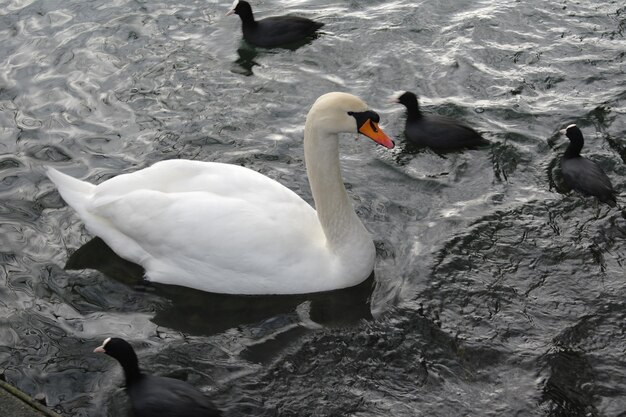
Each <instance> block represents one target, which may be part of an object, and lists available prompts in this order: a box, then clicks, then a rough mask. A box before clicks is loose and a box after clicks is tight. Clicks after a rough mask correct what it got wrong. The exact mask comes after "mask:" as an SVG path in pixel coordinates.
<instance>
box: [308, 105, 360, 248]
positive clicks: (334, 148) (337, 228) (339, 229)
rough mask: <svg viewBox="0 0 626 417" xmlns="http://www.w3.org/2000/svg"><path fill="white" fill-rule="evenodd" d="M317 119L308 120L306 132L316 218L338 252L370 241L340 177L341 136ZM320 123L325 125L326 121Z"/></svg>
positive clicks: (332, 246) (309, 175)
mask: <svg viewBox="0 0 626 417" xmlns="http://www.w3.org/2000/svg"><path fill="white" fill-rule="evenodd" d="M314 119H315V118H314V117H309V118H307V122H306V126H305V129H304V159H305V162H306V169H307V174H308V177H309V183H310V184H311V191H312V192H313V199H314V200H315V209H316V211H317V217H318V218H319V221H320V223H321V225H322V229H323V230H324V234H325V235H326V239H327V241H328V245H329V247H330V248H331V249H333V250H335V251H340V250H342V249H348V248H349V246H350V245H355V246H358V245H359V244H360V242H362V239H367V241H368V242H371V236H370V235H369V232H368V231H367V230H366V229H365V227H364V226H363V224H362V223H361V221H360V220H359V218H358V216H357V215H356V213H355V212H354V208H353V207H352V201H351V200H350V198H349V197H348V193H347V192H346V188H345V186H344V185H343V178H342V177H341V168H340V166H339V137H338V135H337V134H336V133H328V132H324V131H322V130H320V129H319V128H318V127H317V124H316V121H315V120H314ZM318 123H321V124H323V121H319V122H318Z"/></svg>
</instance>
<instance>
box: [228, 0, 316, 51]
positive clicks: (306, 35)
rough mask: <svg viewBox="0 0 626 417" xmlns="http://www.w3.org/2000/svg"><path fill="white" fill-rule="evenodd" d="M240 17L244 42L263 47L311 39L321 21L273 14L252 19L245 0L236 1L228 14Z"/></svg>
mask: <svg viewBox="0 0 626 417" xmlns="http://www.w3.org/2000/svg"><path fill="white" fill-rule="evenodd" d="M232 13H235V14H237V15H239V17H240V18H241V29H242V31H243V38H244V39H245V40H246V42H248V43H250V44H252V45H255V46H260V47H263V48H274V47H279V46H290V45H293V44H296V43H299V42H302V41H305V40H308V39H311V38H312V37H313V36H314V35H315V33H316V31H317V30H318V29H319V28H321V27H322V26H324V24H323V23H319V22H314V21H313V20H310V19H307V18H304V17H298V16H274V17H267V18H265V19H261V20H254V15H253V14H252V7H251V6H250V4H249V3H248V2H246V1H243V0H240V1H238V2H236V4H235V5H234V7H233V9H232V10H231V11H229V12H228V14H232Z"/></svg>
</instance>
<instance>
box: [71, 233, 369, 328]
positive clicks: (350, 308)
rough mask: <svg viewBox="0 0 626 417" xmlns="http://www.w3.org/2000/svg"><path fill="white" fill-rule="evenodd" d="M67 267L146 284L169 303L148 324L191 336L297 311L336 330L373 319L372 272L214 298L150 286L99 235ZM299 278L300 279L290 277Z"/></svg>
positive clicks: (138, 270)
mask: <svg viewBox="0 0 626 417" xmlns="http://www.w3.org/2000/svg"><path fill="white" fill-rule="evenodd" d="M65 269H68V270H77V269H96V270H98V271H100V272H102V273H103V274H105V275H106V276H108V277H110V278H112V279H115V280H117V281H120V282H122V283H124V284H126V285H136V284H138V283H142V282H143V283H144V284H145V285H147V286H149V287H152V288H154V291H155V292H156V294H158V295H160V296H162V297H164V298H167V299H168V300H169V301H170V303H168V304H167V305H166V306H164V307H161V308H160V309H159V310H157V312H156V314H155V316H154V318H153V319H152V321H153V322H154V323H155V324H157V325H159V326H164V327H167V328H171V329H174V330H178V331H182V332H185V333H188V334H194V335H211V334H216V333H221V332H223V331H225V330H227V329H230V328H234V327H238V326H241V325H244V324H249V323H256V322H260V321H263V320H267V319H269V318H271V317H274V316H277V315H281V314H292V313H294V312H296V311H297V312H299V313H300V315H306V316H307V317H306V318H303V319H304V320H305V321H306V320H310V321H312V322H313V323H314V324H317V325H321V326H325V327H335V326H346V325H350V324H354V323H356V322H358V321H360V320H361V319H371V318H372V314H371V309H370V298H371V294H372V291H373V288H374V282H375V281H374V274H373V273H372V275H371V276H370V277H369V278H368V279H367V280H365V281H364V282H363V283H361V284H359V285H357V286H355V287H351V288H347V289H342V290H336V291H329V292H324V293H315V294H299V295H271V296H244V295H229V294H214V293H207V292H204V291H199V290H194V289H191V288H187V287H181V286H176V285H164V284H158V283H148V282H146V281H144V280H143V273H144V270H143V268H142V267H141V266H139V265H137V264H134V263H132V262H129V261H127V260H125V259H122V258H121V257H119V256H118V255H116V254H115V252H113V250H112V249H111V248H110V247H109V246H107V244H106V243H104V241H103V240H102V239H100V238H98V237H96V238H94V239H92V240H90V241H89V242H87V243H86V244H84V245H83V246H81V247H80V248H79V249H78V250H76V252H74V253H73V254H72V255H71V256H70V258H69V259H68V261H67V264H66V265H65ZM294 279H298V277H294Z"/></svg>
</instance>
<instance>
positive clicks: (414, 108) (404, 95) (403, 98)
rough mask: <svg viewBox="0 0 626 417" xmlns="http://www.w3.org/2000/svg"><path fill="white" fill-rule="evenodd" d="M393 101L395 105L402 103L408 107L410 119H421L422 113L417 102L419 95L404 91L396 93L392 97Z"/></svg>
mask: <svg viewBox="0 0 626 417" xmlns="http://www.w3.org/2000/svg"><path fill="white" fill-rule="evenodd" d="M391 101H392V102H394V103H400V104H402V105H403V106H404V107H406V110H407V114H408V115H409V118H420V117H421V112H420V109H419V104H418V101H417V95H415V93H412V92H410V91H404V92H400V93H396V94H394V95H393V96H392V98H391Z"/></svg>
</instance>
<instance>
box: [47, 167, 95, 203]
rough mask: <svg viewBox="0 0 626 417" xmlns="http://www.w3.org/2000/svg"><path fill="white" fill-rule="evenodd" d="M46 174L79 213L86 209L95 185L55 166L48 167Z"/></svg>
mask: <svg viewBox="0 0 626 417" xmlns="http://www.w3.org/2000/svg"><path fill="white" fill-rule="evenodd" d="M46 175H48V178H50V181H52V182H53V183H54V185H56V187H57V189H58V190H59V194H61V197H63V200H65V202H66V203H67V204H68V205H70V206H71V207H72V208H73V209H74V210H76V211H77V212H78V213H79V214H81V213H82V212H83V211H84V208H85V204H86V202H87V199H88V198H89V196H90V195H91V193H92V192H93V189H94V188H95V185H93V184H89V183H88V182H85V181H81V180H77V179H76V178H74V177H70V176H69V175H66V174H62V173H60V172H59V171H57V170H56V169H54V168H50V167H47V168H46Z"/></svg>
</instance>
